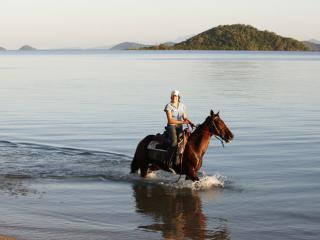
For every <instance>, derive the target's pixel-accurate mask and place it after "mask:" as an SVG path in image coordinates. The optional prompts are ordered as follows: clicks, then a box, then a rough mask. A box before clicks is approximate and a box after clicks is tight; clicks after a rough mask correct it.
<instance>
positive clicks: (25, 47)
mask: <svg viewBox="0 0 320 240" xmlns="http://www.w3.org/2000/svg"><path fill="white" fill-rule="evenodd" d="M19 50H21V51H34V50H37V49H36V48H34V47H31V46H29V45H24V46H22V47H21V48H19Z"/></svg>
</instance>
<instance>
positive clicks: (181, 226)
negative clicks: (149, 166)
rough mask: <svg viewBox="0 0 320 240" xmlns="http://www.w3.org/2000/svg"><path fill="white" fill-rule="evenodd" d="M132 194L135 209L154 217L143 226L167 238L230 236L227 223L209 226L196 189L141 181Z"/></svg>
mask: <svg viewBox="0 0 320 240" xmlns="http://www.w3.org/2000/svg"><path fill="white" fill-rule="evenodd" d="M133 194H134V198H135V200H136V211H137V212H138V213H140V214H143V215H147V216H151V217H152V218H153V221H154V223H152V224H150V225H144V226H139V228H140V229H145V230H147V231H156V232H160V233H161V234H162V236H163V238H164V239H217V240H225V239H230V236H229V233H228V231H227V229H226V227H222V228H215V229H208V227H207V218H206V216H205V215H204V214H203V212H202V202H201V199H200V196H199V195H198V194H197V192H193V191H192V190H190V189H183V190H181V189H172V188H168V187H164V186H161V185H154V184H143V183H142V184H141V183H140V184H134V185H133Z"/></svg>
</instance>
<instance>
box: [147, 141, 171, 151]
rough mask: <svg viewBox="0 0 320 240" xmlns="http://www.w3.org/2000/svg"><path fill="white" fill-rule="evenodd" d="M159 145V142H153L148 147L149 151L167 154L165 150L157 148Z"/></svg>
mask: <svg viewBox="0 0 320 240" xmlns="http://www.w3.org/2000/svg"><path fill="white" fill-rule="evenodd" d="M158 144H159V142H158V141H155V140H154V141H151V142H150V143H149V144H148V146H147V149H149V150H156V151H160V152H167V151H166V150H164V149H158V148H157V145H158Z"/></svg>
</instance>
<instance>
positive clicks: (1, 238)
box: [0, 235, 16, 240]
mask: <svg viewBox="0 0 320 240" xmlns="http://www.w3.org/2000/svg"><path fill="white" fill-rule="evenodd" d="M0 240H16V239H15V238H14V237H7V236H1V235H0Z"/></svg>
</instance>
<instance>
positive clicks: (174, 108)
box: [164, 90, 194, 168]
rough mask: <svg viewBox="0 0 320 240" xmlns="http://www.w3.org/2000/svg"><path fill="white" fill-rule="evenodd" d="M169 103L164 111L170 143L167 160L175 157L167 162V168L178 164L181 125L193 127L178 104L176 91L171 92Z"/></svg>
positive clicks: (178, 97) (182, 106) (183, 109)
mask: <svg viewBox="0 0 320 240" xmlns="http://www.w3.org/2000/svg"><path fill="white" fill-rule="evenodd" d="M170 99H171V101H170V103H168V104H167V105H166V106H165V108H164V111H165V112H166V115H167V120H168V122H167V128H166V129H167V133H168V138H169V143H170V149H169V158H170V159H172V157H173V156H174V155H175V161H174V162H172V161H170V162H169V165H170V166H169V168H171V167H172V164H174V165H178V164H179V163H180V158H179V156H180V155H179V151H178V139H179V136H180V135H181V134H182V131H183V124H190V125H191V126H192V127H194V124H193V123H192V122H191V121H190V120H189V119H188V118H187V113H186V107H185V105H184V104H183V103H181V102H180V93H179V91H178V90H173V91H172V92H171V97H170Z"/></svg>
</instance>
